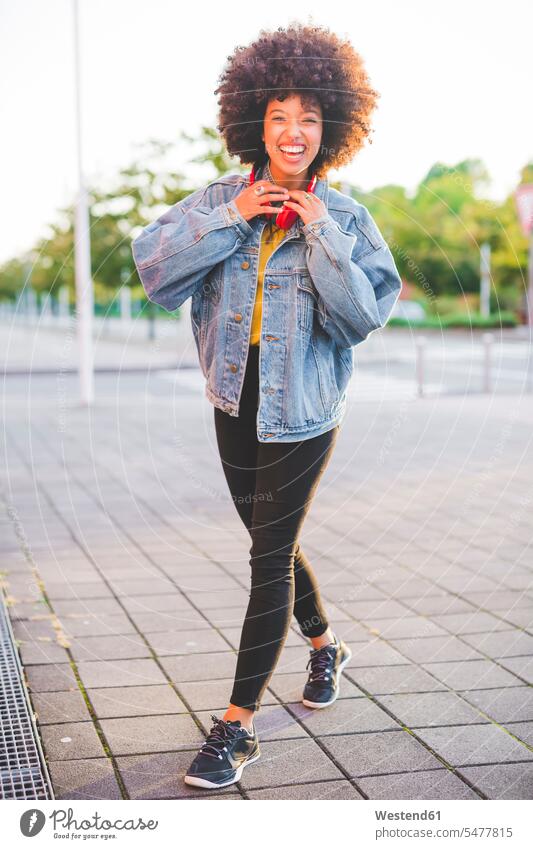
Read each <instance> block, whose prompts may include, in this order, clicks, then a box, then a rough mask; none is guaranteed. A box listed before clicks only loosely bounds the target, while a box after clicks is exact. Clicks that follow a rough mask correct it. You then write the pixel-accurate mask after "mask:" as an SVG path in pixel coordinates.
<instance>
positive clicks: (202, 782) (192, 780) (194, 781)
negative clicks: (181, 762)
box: [183, 752, 261, 789]
mask: <svg viewBox="0 0 533 849" xmlns="http://www.w3.org/2000/svg"><path fill="white" fill-rule="evenodd" d="M260 757H261V752H257V754H256V755H254V757H253V758H249V759H248V760H246V761H244V762H243V763H242V764H241V765H240V766H238V767H237V769H236V771H235V775H234V776H233V778H230V780H229V781H223V782H222V783H221V784H217V782H216V781H208V779H207V778H198V777H197V776H195V775H186V776H185V777H184V779H183V780H184V781H185V784H191V785H192V786H194V787H205V788H209V789H213V787H214V788H215V789H216V788H217V787H227V786H228V784H235V783H236V782H237V781H239V780H240V777H241V775H242V771H243V769H244V767H245V766H248V764H253V763H254V762H255V761H258V760H259V758H260Z"/></svg>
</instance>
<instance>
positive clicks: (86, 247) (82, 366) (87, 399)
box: [73, 0, 94, 405]
mask: <svg viewBox="0 0 533 849" xmlns="http://www.w3.org/2000/svg"><path fill="white" fill-rule="evenodd" d="M73 12H74V62H75V100H76V150H77V164H78V194H77V198H76V214H75V221H74V253H75V277H76V325H77V336H78V351H79V379H80V395H81V403H82V404H85V405H90V404H92V402H93V400H94V353H93V335H92V324H93V312H94V294H93V282H92V278H91V243H90V230H89V228H90V219H89V206H88V199H87V190H86V188H85V183H84V176H83V160H82V121H81V84H80V43H79V14H78V0H73Z"/></svg>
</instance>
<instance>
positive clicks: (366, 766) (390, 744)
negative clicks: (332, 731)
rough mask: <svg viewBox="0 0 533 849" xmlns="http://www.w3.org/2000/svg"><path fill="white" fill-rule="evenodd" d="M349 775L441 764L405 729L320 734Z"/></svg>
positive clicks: (358, 776)
mask: <svg viewBox="0 0 533 849" xmlns="http://www.w3.org/2000/svg"><path fill="white" fill-rule="evenodd" d="M319 739H320V741H321V742H322V743H323V744H324V746H325V748H326V749H327V750H328V751H329V752H330V753H331V755H332V756H333V757H334V758H335V760H336V762H337V763H338V764H340V766H341V767H343V768H344V769H345V770H346V772H347V773H348V775H349V776H350V777H351V778H360V777H361V776H363V775H382V774H385V773H389V772H405V771H407V770H415V769H432V768H435V767H440V766H441V765H442V764H441V762H440V761H439V760H438V759H437V758H436V757H435V756H434V755H433V754H432V753H431V752H429V751H428V750H427V749H426V748H425V747H424V746H423V745H422V744H421V743H419V742H418V740H416V739H415V738H414V737H413V736H412V735H411V734H409V733H408V732H407V731H380V732H377V733H368V734H351V735H350V734H348V735H341V736H337V737H320V738H319Z"/></svg>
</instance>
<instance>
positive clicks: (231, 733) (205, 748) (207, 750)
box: [200, 713, 240, 759]
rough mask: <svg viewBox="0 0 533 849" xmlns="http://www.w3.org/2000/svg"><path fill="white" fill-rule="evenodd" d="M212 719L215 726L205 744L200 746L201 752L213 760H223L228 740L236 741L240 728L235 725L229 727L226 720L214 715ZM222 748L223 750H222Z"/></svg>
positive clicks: (212, 727)
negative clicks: (222, 752) (222, 753)
mask: <svg viewBox="0 0 533 849" xmlns="http://www.w3.org/2000/svg"><path fill="white" fill-rule="evenodd" d="M211 719H212V720H213V725H212V726H211V730H210V732H209V734H208V735H207V737H206V739H205V742H204V743H202V745H201V746H200V751H201V752H202V754H203V755H209V756H210V757H212V758H219V759H220V758H222V755H221V754H220V752H221V751H224V749H226V746H225V744H226V743H227V742H228V740H234V739H235V737H236V736H237V735H238V733H239V730H240V728H239V727H238V726H235V725H228V723H227V722H226V721H225V720H224V719H219V717H218V716H217V715H216V714H214V713H212V714H211ZM221 746H222V749H221Z"/></svg>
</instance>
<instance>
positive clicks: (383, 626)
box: [372, 616, 446, 640]
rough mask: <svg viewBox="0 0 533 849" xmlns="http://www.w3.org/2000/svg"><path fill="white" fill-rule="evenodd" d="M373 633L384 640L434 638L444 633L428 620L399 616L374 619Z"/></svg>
mask: <svg viewBox="0 0 533 849" xmlns="http://www.w3.org/2000/svg"><path fill="white" fill-rule="evenodd" d="M372 631H373V633H378V634H379V635H380V636H381V637H383V639H385V640H394V639H398V638H400V637H410V638H413V637H435V636H439V635H443V634H445V633H446V632H445V631H444V630H443V628H439V627H438V625H435V624H434V622H432V621H431V620H430V619H426V618H424V617H423V616H401V617H398V618H396V619H374V621H373V622H372Z"/></svg>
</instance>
